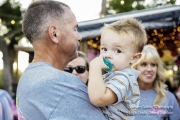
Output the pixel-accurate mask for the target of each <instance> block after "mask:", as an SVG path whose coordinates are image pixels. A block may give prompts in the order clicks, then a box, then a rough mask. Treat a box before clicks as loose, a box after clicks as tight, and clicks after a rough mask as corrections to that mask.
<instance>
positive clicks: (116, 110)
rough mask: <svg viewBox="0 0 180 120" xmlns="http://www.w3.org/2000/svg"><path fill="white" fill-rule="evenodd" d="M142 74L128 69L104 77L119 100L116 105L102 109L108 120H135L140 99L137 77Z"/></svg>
mask: <svg viewBox="0 0 180 120" xmlns="http://www.w3.org/2000/svg"><path fill="white" fill-rule="evenodd" d="M139 75H140V72H139V71H137V70H135V69H132V68H126V69H123V70H121V71H115V72H109V73H107V74H105V75H103V79H104V82H105V84H106V86H107V87H108V88H110V89H111V90H112V91H113V92H114V93H115V94H116V95H117V98H118V101H117V102H116V103H115V104H112V105H109V106H106V107H102V111H103V113H104V115H105V116H106V117H107V119H108V120H134V118H135V117H134V113H135V112H136V110H137V107H138V105H139V99H140V91H139V86H138V83H137V77H138V76H139Z"/></svg>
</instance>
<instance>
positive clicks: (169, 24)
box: [78, 5, 180, 40]
mask: <svg viewBox="0 0 180 120" xmlns="http://www.w3.org/2000/svg"><path fill="white" fill-rule="evenodd" d="M129 17H134V18H136V19H138V20H140V21H142V23H143V25H144V27H145V29H146V30H147V29H160V28H173V27H174V26H175V25H180V5H170V6H165V7H159V8H152V9H145V10H137V11H131V12H125V13H120V14H116V15H108V16H106V17H104V18H99V19H94V20H89V21H83V22H79V23H78V24H79V28H78V31H79V32H80V34H81V36H82V39H83V40H87V39H91V38H95V37H97V36H100V34H101V33H100V29H101V28H102V27H103V25H104V24H109V23H112V22H115V21H117V20H121V19H124V18H129Z"/></svg>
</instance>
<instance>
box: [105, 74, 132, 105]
mask: <svg viewBox="0 0 180 120" xmlns="http://www.w3.org/2000/svg"><path fill="white" fill-rule="evenodd" d="M106 86H107V87H108V88H109V89H111V90H112V91H113V92H114V93H115V94H116V95H117V97H118V101H117V102H116V103H119V102H121V101H124V100H125V99H126V92H127V91H128V89H129V81H128V78H127V76H126V75H125V74H122V73H115V74H114V76H113V77H112V78H110V80H108V82H106ZM116 103H115V104H116Z"/></svg>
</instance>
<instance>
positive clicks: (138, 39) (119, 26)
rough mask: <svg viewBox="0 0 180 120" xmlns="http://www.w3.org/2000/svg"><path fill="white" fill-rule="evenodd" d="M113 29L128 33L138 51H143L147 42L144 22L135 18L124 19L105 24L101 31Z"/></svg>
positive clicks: (117, 31)
mask: <svg viewBox="0 0 180 120" xmlns="http://www.w3.org/2000/svg"><path fill="white" fill-rule="evenodd" d="M106 30H113V31H114V32H116V33H118V34H128V35H129V36H130V37H131V38H132V41H133V43H134V45H135V48H136V52H141V51H142V49H143V47H144V45H146V44H147V36H146V31H145V29H144V26H143V24H142V23H141V22H140V21H139V20H137V19H135V18H127V19H122V20H119V21H116V22H113V23H111V24H105V25H104V27H103V28H102V30H101V32H102V33H103V32H104V31H106Z"/></svg>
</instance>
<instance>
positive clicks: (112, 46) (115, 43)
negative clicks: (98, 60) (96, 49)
mask: <svg viewBox="0 0 180 120" xmlns="http://www.w3.org/2000/svg"><path fill="white" fill-rule="evenodd" d="M100 54H101V55H102V56H103V57H105V58H108V59H109V60H110V61H111V62H112V64H113V70H112V71H115V70H122V69H124V68H127V67H130V63H131V61H132V60H133V57H134V54H135V45H134V43H133V41H132V38H131V37H130V36H129V35H128V34H124V33H123V34H118V33H116V32H114V31H112V30H107V31H104V32H103V33H102V35H101V49H100Z"/></svg>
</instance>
